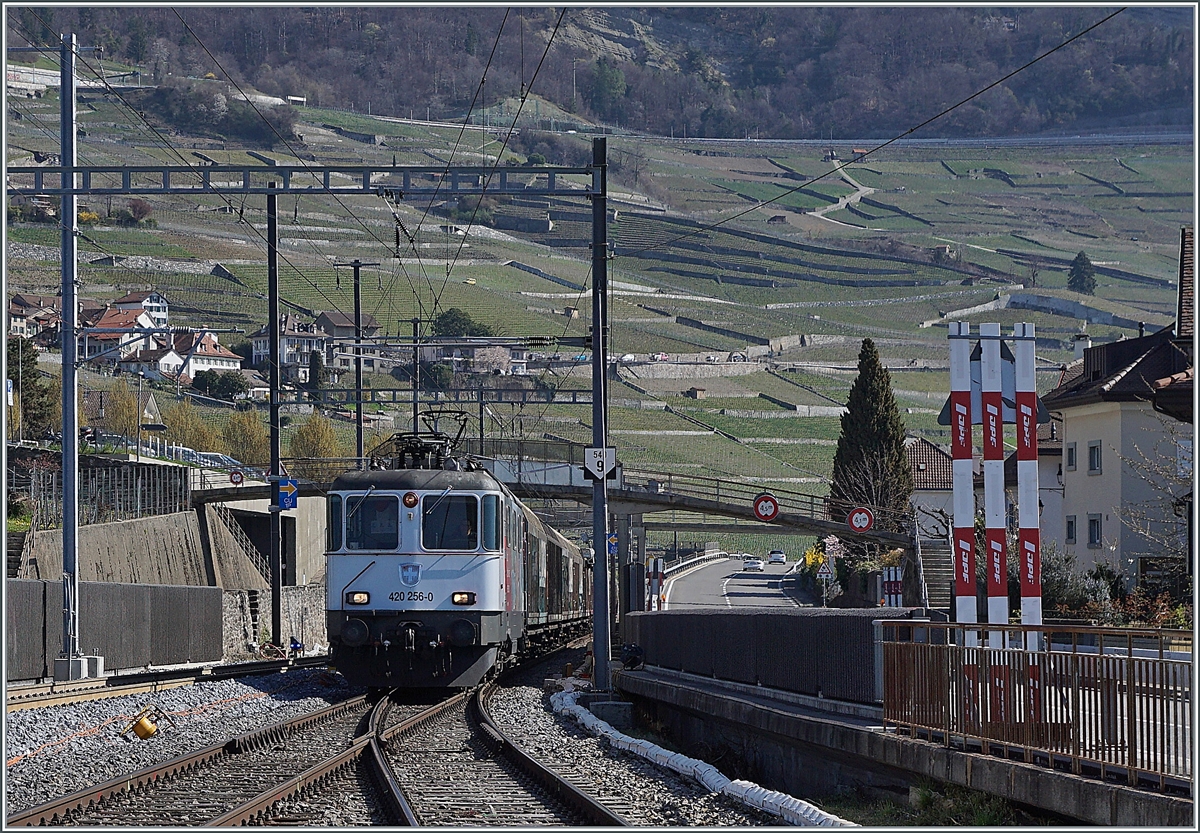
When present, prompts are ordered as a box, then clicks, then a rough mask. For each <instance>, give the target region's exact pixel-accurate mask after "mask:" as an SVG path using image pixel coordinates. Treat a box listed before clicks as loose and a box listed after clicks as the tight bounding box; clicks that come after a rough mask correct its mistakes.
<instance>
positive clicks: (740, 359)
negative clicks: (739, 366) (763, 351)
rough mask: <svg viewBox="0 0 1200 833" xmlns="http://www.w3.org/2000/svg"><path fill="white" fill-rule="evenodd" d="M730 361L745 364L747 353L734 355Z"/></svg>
mask: <svg viewBox="0 0 1200 833" xmlns="http://www.w3.org/2000/svg"><path fill="white" fill-rule="evenodd" d="M729 360H730V361H731V362H744V361H746V354H745V353H734V354H733V355H732V356H730V357H729Z"/></svg>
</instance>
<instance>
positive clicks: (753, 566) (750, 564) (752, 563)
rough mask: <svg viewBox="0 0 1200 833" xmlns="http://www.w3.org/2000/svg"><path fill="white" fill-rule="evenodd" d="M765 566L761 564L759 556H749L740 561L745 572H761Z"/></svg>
mask: <svg viewBox="0 0 1200 833" xmlns="http://www.w3.org/2000/svg"><path fill="white" fill-rule="evenodd" d="M765 569H766V567H764V566H763V563H762V559H761V558H751V559H749V560H747V561H743V562H742V570H744V571H746V572H755V573H761V572H763V570H765Z"/></svg>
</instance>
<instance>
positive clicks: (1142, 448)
mask: <svg viewBox="0 0 1200 833" xmlns="http://www.w3.org/2000/svg"><path fill="white" fill-rule="evenodd" d="M1155 416H1156V418H1157V420H1158V422H1159V426H1160V427H1158V428H1152V427H1147V428H1144V429H1143V431H1144V433H1145V439H1144V441H1142V442H1135V443H1133V444H1132V445H1133V449H1134V452H1133V454H1131V455H1129V456H1124V455H1118V456H1120V457H1121V460H1122V462H1123V463H1124V464H1125V466H1127V467H1128V469H1129V470H1130V471H1131V472H1132V473H1133V474H1134V476H1135V477H1138V478H1139V479H1141V480H1142V481H1143V482H1144V483H1146V484H1147V485H1148V486H1149V487H1150V489H1151V490H1152V493H1153V494H1152V496H1151V497H1149V498H1147V499H1145V500H1141V501H1129V502H1124V503H1122V505H1120V506H1118V507H1116V509H1115V510H1114V511H1115V514H1116V515H1117V517H1118V518H1120V519H1121V522H1122V523H1124V524H1125V526H1126V527H1127V528H1129V529H1130V530H1131V531H1132V532H1134V533H1135V534H1136V535H1137V536H1139V537H1140V538H1141V540H1142V541H1143V542H1144V545H1143V548H1142V549H1140V550H1138V551H1133V552H1126V553H1125V555H1126V557H1127V559H1129V560H1132V559H1133V558H1137V557H1141V558H1142V559H1144V560H1147V561H1149V564H1148V567H1149V569H1150V573H1151V574H1152V575H1153V574H1155V573H1156V574H1157V579H1158V580H1159V581H1161V582H1162V583H1163V585H1164V586H1163V587H1162V588H1161V589H1164V590H1166V589H1170V590H1172V591H1173V592H1175V593H1180V592H1186V585H1187V583H1188V580H1189V578H1190V566H1191V565H1190V549H1191V548H1190V543H1191V542H1190V541H1189V540H1188V518H1189V515H1190V511H1191V504H1192V494H1193V487H1192V469H1193V457H1192V454H1193V438H1194V431H1193V428H1192V425H1191V424H1189V423H1183V422H1178V421H1176V420H1173V419H1170V418H1169V417H1166V416H1164V415H1162V414H1155Z"/></svg>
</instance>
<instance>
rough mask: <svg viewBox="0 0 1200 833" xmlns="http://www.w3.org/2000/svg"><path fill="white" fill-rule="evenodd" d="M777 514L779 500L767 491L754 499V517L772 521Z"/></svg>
mask: <svg viewBox="0 0 1200 833" xmlns="http://www.w3.org/2000/svg"><path fill="white" fill-rule="evenodd" d="M778 516H779V500H778V499H777V498H776V497H775V495H773V494H771V493H769V492H763V493H762V494H761V495H759V496H758V497H756V498H755V499H754V517H756V518H758V519H759V520H760V521H773V520H775V518H777V517H778Z"/></svg>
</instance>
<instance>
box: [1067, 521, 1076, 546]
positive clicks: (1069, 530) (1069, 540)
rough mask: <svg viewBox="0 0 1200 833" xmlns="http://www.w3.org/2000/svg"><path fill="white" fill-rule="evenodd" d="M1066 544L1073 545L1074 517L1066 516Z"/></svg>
mask: <svg viewBox="0 0 1200 833" xmlns="http://www.w3.org/2000/svg"><path fill="white" fill-rule="evenodd" d="M1067 543H1068V544H1074V543H1075V516H1074V515H1067Z"/></svg>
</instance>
